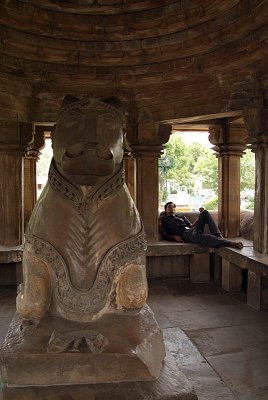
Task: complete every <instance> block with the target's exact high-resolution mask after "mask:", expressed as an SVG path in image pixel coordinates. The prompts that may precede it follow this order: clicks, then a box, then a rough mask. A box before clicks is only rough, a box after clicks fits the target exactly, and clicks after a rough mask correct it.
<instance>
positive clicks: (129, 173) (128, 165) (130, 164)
mask: <svg viewBox="0 0 268 400" xmlns="http://www.w3.org/2000/svg"><path fill="white" fill-rule="evenodd" d="M124 168H125V180H126V184H127V187H128V190H129V193H130V194H131V197H132V199H133V200H134V203H135V204H137V201H136V159H135V158H134V156H133V154H132V153H131V152H126V153H125V154H124Z"/></svg>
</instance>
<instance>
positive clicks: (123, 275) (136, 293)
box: [116, 264, 148, 309]
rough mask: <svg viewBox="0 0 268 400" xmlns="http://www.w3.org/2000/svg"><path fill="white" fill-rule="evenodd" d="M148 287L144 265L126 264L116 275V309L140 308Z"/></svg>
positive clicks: (145, 297)
mask: <svg viewBox="0 0 268 400" xmlns="http://www.w3.org/2000/svg"><path fill="white" fill-rule="evenodd" d="M147 295H148V285H147V279H146V270H145V266H144V265H139V264H138V265H137V264H128V265H127V266H126V267H125V268H124V269H123V270H122V271H121V272H120V273H119V275H118V278H117V286H116V303H117V307H118V308H126V309H133V308H137V309H139V308H141V307H142V306H144V304H145V303H146V299H147Z"/></svg>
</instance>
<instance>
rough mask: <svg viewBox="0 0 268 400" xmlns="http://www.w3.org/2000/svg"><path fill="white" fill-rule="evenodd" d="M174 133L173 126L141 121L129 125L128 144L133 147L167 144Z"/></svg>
mask: <svg viewBox="0 0 268 400" xmlns="http://www.w3.org/2000/svg"><path fill="white" fill-rule="evenodd" d="M171 133H172V126H171V125H169V124H159V123H155V122H152V121H149V122H148V121H140V122H138V123H137V124H128V125H127V135H126V137H127V142H128V143H129V144H130V146H131V147H133V146H134V145H135V146H137V145H140V146H143V145H144V146H155V145H163V144H164V143H167V142H168V140H169V137H170V135H171Z"/></svg>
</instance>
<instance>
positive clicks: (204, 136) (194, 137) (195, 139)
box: [174, 131, 213, 148]
mask: <svg viewBox="0 0 268 400" xmlns="http://www.w3.org/2000/svg"><path fill="white" fill-rule="evenodd" d="M176 133H178V134H179V135H180V136H182V139H183V141H184V142H185V143H186V144H192V143H200V144H202V145H203V146H205V147H208V148H210V147H213V144H211V143H210V142H209V140H208V132H204V131H200V132H197V131H195V132H191V131H189V132H179V131H177V132H174V135H176Z"/></svg>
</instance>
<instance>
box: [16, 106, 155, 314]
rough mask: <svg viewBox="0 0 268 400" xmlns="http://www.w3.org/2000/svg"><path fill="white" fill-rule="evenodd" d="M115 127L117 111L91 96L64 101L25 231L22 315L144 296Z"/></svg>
mask: <svg viewBox="0 0 268 400" xmlns="http://www.w3.org/2000/svg"><path fill="white" fill-rule="evenodd" d="M122 127H123V118H122V115H121V113H120V111H118V110H117V109H116V108H115V107H114V106H112V105H109V104H107V103H103V102H101V101H98V100H92V99H90V100H83V101H79V100H75V101H74V102H71V103H70V104H67V106H65V107H64V108H63V110H62V112H61V114H60V116H59V119H58V121H57V127H56V130H55V133H54V134H53V151H54V157H53V160H52V163H51V167H50V172H49V180H48V183H47V186H46V188H45V189H44V191H43V193H42V195H41V197H40V199H39V201H38V203H37V205H36V207H35V209H34V212H33V214H32V217H31V220H30V222H29V226H28V231H27V235H26V244H25V250H24V260H23V268H24V284H23V287H22V289H21V292H20V293H19V295H18V298H17V309H18V312H19V313H20V315H21V316H22V318H24V319H40V318H41V317H42V316H43V315H44V314H46V313H48V314H51V315H55V316H62V317H64V318H66V319H70V320H77V321H91V320H94V319H97V318H99V317H100V316H101V315H103V313H105V312H106V311H109V312H116V311H117V310H122V309H124V310H128V309H131V310H133V309H139V308H140V307H142V306H143V304H144V303H145V301H146V296H147V282H146V274H145V252H144V250H145V242H144V233H143V228H142V224H141V221H140V218H139V215H138V212H137V210H136V207H135V205H134V203H133V201H132V199H131V197H130V195H129V193H128V190H127V188H126V185H125V184H124V174H123V168H122V157H123V133H122ZM126 282H129V283H126ZM33 303H34V305H33Z"/></svg>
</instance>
